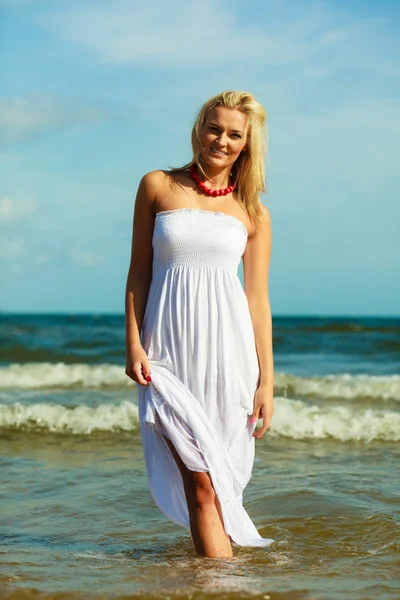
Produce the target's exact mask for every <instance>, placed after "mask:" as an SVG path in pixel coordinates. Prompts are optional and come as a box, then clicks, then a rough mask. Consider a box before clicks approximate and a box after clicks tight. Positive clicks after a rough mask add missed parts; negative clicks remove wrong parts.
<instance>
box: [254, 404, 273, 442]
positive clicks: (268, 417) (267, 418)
mask: <svg viewBox="0 0 400 600" xmlns="http://www.w3.org/2000/svg"><path fill="white" fill-rule="evenodd" d="M261 416H262V420H263V424H262V427H260V429H257V431H255V432H254V433H253V437H255V438H257V439H258V440H259V439H260V438H262V436H263V435H264V433H265V432H266V431H267V430H268V429H269V427H270V425H271V421H272V414H271V413H269V412H268V411H267V406H266V405H265V406H263V407H262V409H261Z"/></svg>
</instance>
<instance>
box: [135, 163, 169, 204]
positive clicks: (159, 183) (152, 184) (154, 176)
mask: <svg viewBox="0 0 400 600" xmlns="http://www.w3.org/2000/svg"><path fill="white" fill-rule="evenodd" d="M166 179H167V172H166V171H162V170H161V169H157V170H156V171H149V172H148V173H145V175H143V177H142V179H141V180H140V184H139V189H141V190H143V191H144V192H145V193H147V194H148V195H150V196H152V197H153V198H154V197H155V196H156V195H157V192H158V191H159V190H160V189H162V187H163V186H164V185H165V182H166Z"/></svg>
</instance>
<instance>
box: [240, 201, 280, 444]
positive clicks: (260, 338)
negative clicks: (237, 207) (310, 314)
mask: <svg viewBox="0 0 400 600" xmlns="http://www.w3.org/2000/svg"><path fill="white" fill-rule="evenodd" d="M271 248H272V229H271V217H270V214H269V211H268V209H267V208H266V207H265V206H262V218H261V223H260V224H259V225H258V227H257V229H256V230H255V232H254V233H253V234H252V235H250V237H249V239H248V241H247V246H246V251H245V253H244V255H243V273H244V291H245V294H246V297H247V301H248V304H249V309H250V315H251V320H252V323H253V330H254V337H255V341H256V350H257V356H258V364H259V369H260V381H259V385H258V388H257V391H256V393H255V396H254V410H253V415H252V418H251V420H252V422H253V423H255V422H256V421H257V420H258V419H259V418H262V419H263V425H262V427H261V428H260V429H258V430H257V431H255V432H254V434H253V435H254V437H256V438H258V439H260V438H261V437H262V436H263V435H264V433H265V432H266V431H267V429H268V428H269V426H270V424H271V420H272V416H273V414H274V359H273V351H272V318H271V307H270V303H269V296H268V273H269V263H270V256H271Z"/></svg>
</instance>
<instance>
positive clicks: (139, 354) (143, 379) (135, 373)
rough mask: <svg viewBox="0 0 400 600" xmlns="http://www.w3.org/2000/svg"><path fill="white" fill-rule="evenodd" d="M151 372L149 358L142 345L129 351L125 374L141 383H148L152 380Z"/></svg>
mask: <svg viewBox="0 0 400 600" xmlns="http://www.w3.org/2000/svg"><path fill="white" fill-rule="evenodd" d="M150 373H151V369H150V363H149V359H148V356H147V354H146V352H145V351H144V349H143V347H142V346H137V347H135V348H133V349H132V350H131V351H130V352H127V354H126V368H125V374H126V375H128V377H130V378H131V379H133V381H135V382H136V383H140V385H148V384H149V383H150V381H151V377H150Z"/></svg>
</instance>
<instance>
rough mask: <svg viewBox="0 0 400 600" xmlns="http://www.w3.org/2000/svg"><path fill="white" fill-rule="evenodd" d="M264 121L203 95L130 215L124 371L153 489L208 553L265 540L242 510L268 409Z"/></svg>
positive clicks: (246, 102)
mask: <svg viewBox="0 0 400 600" xmlns="http://www.w3.org/2000/svg"><path fill="white" fill-rule="evenodd" d="M265 121H266V117H265V111H264V109H263V107H262V106H261V104H259V102H257V100H256V99H255V98H254V97H253V96H252V95H251V94H249V93H247V92H236V91H227V92H223V93H221V94H218V95H217V96H214V97H213V98H211V99H210V100H208V101H207V102H206V103H205V105H204V106H203V107H202V109H201V110H200V112H199V114H198V117H197V119H196V121H195V124H194V127H193V131H192V147H193V158H192V160H191V162H190V163H189V164H187V165H185V166H184V167H182V168H178V169H173V170H172V171H169V172H167V171H153V172H151V173H148V174H146V175H145V176H144V177H143V179H142V180H141V182H140V185H139V189H138V193H137V198H136V204H135V210H134V221H133V236H132V255H131V263H130V267H129V274H128V279H127V287H126V302H125V305H126V306H125V309H126V346H127V362H126V374H127V375H128V376H129V377H130V378H131V379H133V380H134V381H135V382H136V383H138V384H139V386H138V395H139V421H140V426H141V432H142V439H143V447H144V455H145V460H146V467H147V473H148V477H149V484H150V490H151V493H152V496H153V498H154V500H155V502H156V503H157V505H158V506H159V507H160V508H161V510H162V511H163V512H164V513H165V515H166V516H167V517H169V518H170V519H171V520H173V521H174V522H176V523H178V524H180V525H183V526H185V527H189V526H190V530H191V533H192V538H193V542H194V546H195V549H196V551H197V553H198V554H200V555H203V556H208V557H229V556H232V545H231V541H233V542H235V543H237V544H239V545H243V546H266V545H269V544H270V543H272V541H273V540H270V539H263V538H261V537H260V535H259V534H258V532H257V530H256V529H255V526H254V525H253V523H252V521H251V520H250V518H249V516H248V514H247V513H246V511H245V510H244V508H243V505H242V492H243V490H244V488H245V486H246V485H247V483H248V481H249V479H250V476H251V470H252V466H253V460H254V442H255V440H254V438H258V439H260V438H261V437H262V436H263V435H264V433H265V432H266V430H267V429H268V427H269V426H270V423H271V419H272V415H273V355H272V325H271V311H270V304H269V299H268V269H269V259H270V252H271V224H270V216H269V212H268V210H267V209H266V208H265V207H264V206H263V205H262V204H261V202H260V198H259V195H260V192H262V191H264V190H265V178H264V158H265V151H266V125H265ZM242 258H243V268H244V290H243V288H242V286H241V284H240V280H239V278H238V276H237V269H238V265H239V263H240V260H241V259H242ZM259 418H262V420H263V424H262V427H261V428H260V429H258V430H255V423H256V422H257V420H258V419H259Z"/></svg>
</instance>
